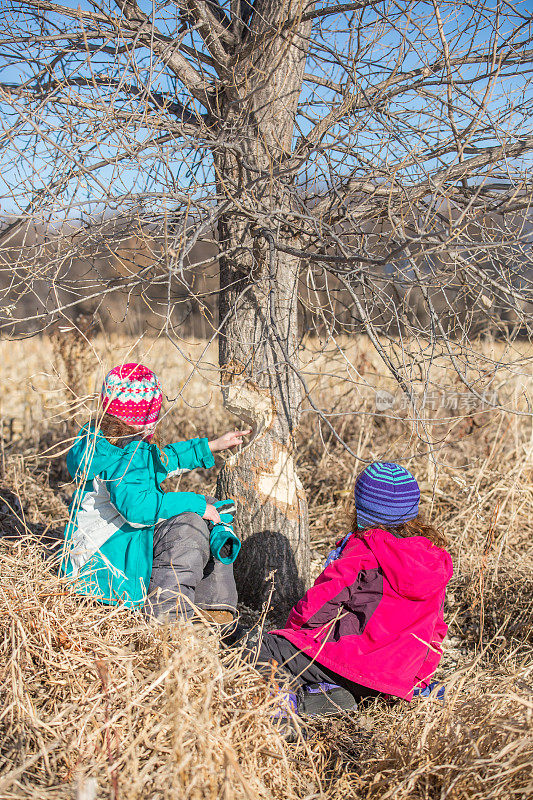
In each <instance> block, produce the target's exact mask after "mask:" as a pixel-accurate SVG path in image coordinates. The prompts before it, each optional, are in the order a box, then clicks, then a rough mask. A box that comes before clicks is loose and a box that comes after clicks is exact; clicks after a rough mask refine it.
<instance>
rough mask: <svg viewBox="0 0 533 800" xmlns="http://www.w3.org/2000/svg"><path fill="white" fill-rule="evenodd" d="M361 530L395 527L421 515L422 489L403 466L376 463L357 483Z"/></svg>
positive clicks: (356, 505) (357, 508)
mask: <svg viewBox="0 0 533 800" xmlns="http://www.w3.org/2000/svg"><path fill="white" fill-rule="evenodd" d="M354 498H355V510H356V511H357V527H358V528H368V527H377V526H379V525H387V526H390V527H392V526H394V525H400V524H401V523H402V522H408V521H409V520H410V519H414V518H415V517H416V516H417V515H418V503H419V501H420V487H419V486H418V483H417V482H416V480H415V478H414V477H413V476H412V475H411V473H410V472H409V471H408V470H406V469H405V468H404V467H400V465H399V464H391V463H388V462H380V461H376V462H375V463H374V464H370V466H369V467H367V468H366V469H365V470H364V471H363V472H361V474H360V475H359V477H358V478H357V481H356V483H355V488H354Z"/></svg>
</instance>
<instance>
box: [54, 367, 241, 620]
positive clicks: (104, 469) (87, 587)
mask: <svg viewBox="0 0 533 800" xmlns="http://www.w3.org/2000/svg"><path fill="white" fill-rule="evenodd" d="M161 403H162V391H161V386H160V384H159V381H158V380H157V378H156V376H155V375H154V373H153V372H152V371H151V370H149V369H148V368H147V367H144V366H142V365H140V364H124V365H122V366H119V367H115V368H114V369H112V370H111V371H110V372H109V373H108V375H107V376H106V378H105V380H104V383H103V386H102V406H103V409H104V412H105V413H104V414H103V417H102V419H101V421H100V423H99V424H94V423H88V424H87V425H85V426H84V427H83V428H82V429H81V431H80V432H79V434H78V436H77V437H76V440H75V441H74V444H73V446H72V448H71V449H70V451H69V453H68V455H67V467H68V470H69V472H70V474H71V475H72V477H73V478H74V479H75V481H76V491H75V493H74V497H73V499H72V503H71V505H70V518H69V522H68V524H67V526H66V529H65V545H64V549H63V558H62V565H61V568H62V571H63V573H64V574H65V575H67V576H69V577H70V578H72V579H73V580H75V582H76V590H77V591H78V592H80V593H82V594H87V595H91V596H94V597H95V598H98V599H99V600H101V601H103V602H106V603H116V602H122V603H124V605H127V606H134V607H141V606H143V605H145V604H146V608H148V611H149V612H150V613H152V614H154V615H155V616H158V617H160V618H162V617H163V616H166V617H168V618H170V619H172V618H175V616H176V613H178V614H180V612H181V614H182V615H184V616H190V615H191V613H192V605H193V604H195V600H196V599H197V598H196V594H197V590H198V588H199V585H200V590H201V591H200V594H202V597H203V599H206V598H205V597H204V596H205V595H206V594H207V595H209V594H211V596H210V597H208V598H207V600H208V602H207V603H206V604H207V605H208V606H210V607H213V608H223V609H227V610H231V609H232V608H233V607H234V605H235V602H236V592H235V589H234V581H233V570H232V566H231V565H232V562H233V560H234V559H235V557H236V555H237V553H238V551H239V549H240V542H239V540H238V539H237V537H235V535H234V534H233V529H232V527H231V522H232V520H233V517H232V516H231V515H230V514H224V513H223V514H222V516H221V514H220V513H219V511H220V510H225V509H221V508H220V507H221V506H223V505H224V504H225V505H226V507H227V506H228V501H223V502H222V503H217V502H216V501H214V500H213V499H212V498H206V497H205V496H204V495H201V494H196V493H195V492H164V491H163V489H162V488H161V483H162V482H163V481H164V480H165V479H166V478H168V477H171V476H173V475H177V474H180V473H182V472H187V471H188V470H191V469H196V468H198V467H204V468H210V467H213V466H214V463H215V462H214V458H213V453H214V452H216V451H220V450H226V449H228V448H231V447H234V446H235V445H237V444H239V443H240V442H241V440H242V437H243V436H244V435H246V434H247V433H249V431H232V432H229V433H226V434H224V435H223V436H221V437H220V438H218V439H215V440H214V441H211V442H208V440H207V439H191V440H189V441H185V442H177V443H175V444H170V445H168V446H167V447H164V448H162V449H160V448H159V447H158V446H157V445H156V444H154V443H152V441H151V440H152V438H153V436H154V427H155V423H156V422H157V419H158V417H159V412H160V410H161ZM154 548H155V551H156V560H155V561H154ZM214 562H216V563H214ZM206 568H207V571H208V572H209V574H211V578H210V579H208V580H207V582H206V581H205V580H204V579H205V574H204V573H205V571H206ZM221 570H222V572H221ZM213 573H214V577H213ZM202 581H203V582H204V584H205V585H204V586H203V591H202V586H201V584H202ZM228 585H229V587H230V588H229V589H228ZM221 587H223V590H222V589H221ZM224 587H225V588H224ZM206 590H207V592H206ZM213 590H214V591H215V594H216V593H217V592H218V594H219V595H221V594H222V595H224V596H223V597H216V596H214V597H213ZM147 595H151V596H153V597H155V596H156V595H157V598H158V599H157V601H155V600H154V602H150V600H149V601H148V602H147ZM161 597H163V601H164V602H163V601H162V602H159V601H160V600H161ZM184 600H185V601H186V600H188V601H190V602H188V603H187V602H184ZM219 600H220V601H221V602H218V601H219Z"/></svg>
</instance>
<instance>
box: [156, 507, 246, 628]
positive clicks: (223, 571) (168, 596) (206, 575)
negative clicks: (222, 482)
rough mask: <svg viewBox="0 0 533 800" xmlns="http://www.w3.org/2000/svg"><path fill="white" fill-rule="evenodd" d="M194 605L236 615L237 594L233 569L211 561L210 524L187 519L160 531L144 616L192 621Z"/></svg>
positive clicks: (181, 516)
mask: <svg viewBox="0 0 533 800" xmlns="http://www.w3.org/2000/svg"><path fill="white" fill-rule="evenodd" d="M208 502H212V499H211V498H208ZM193 605H194V606H197V607H198V608H201V609H210V610H222V611H231V612H233V613H235V611H236V606H237V589H236V586H235V579H234V577H233V565H232V564H222V562H221V561H216V560H215V559H214V558H213V556H212V555H211V551H210V549H209V529H208V527H207V524H206V522H205V520H203V519H202V518H201V517H200V516H198V514H193V513H186V514H179V515H178V516H177V517H171V519H167V520H164V521H162V522H159V523H158V524H157V525H156V526H155V530H154V561H153V565H152V576H151V578H150V585H149V586H148V595H147V598H146V602H145V605H144V613H145V614H146V616H148V617H155V618H156V619H158V620H160V621H162V622H163V621H168V622H172V621H173V620H175V619H176V618H181V619H183V618H189V617H191V616H192V615H193V614H194V607H193Z"/></svg>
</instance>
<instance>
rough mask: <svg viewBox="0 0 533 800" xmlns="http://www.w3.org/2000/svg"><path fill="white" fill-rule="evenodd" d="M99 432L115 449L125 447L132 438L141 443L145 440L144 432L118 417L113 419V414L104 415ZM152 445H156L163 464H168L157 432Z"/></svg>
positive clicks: (151, 440)
mask: <svg viewBox="0 0 533 800" xmlns="http://www.w3.org/2000/svg"><path fill="white" fill-rule="evenodd" d="M98 430H99V431H100V433H101V434H102V436H105V438H106V439H107V441H108V442H109V443H110V444H112V445H114V446H115V447H124V446H125V445H126V444H127V443H128V441H129V440H130V439H132V438H134V439H138V440H139V441H141V440H142V438H143V437H142V431H139V430H137V429H136V428H133V427H132V426H131V425H128V424H127V423H126V422H122V420H121V419H118V417H113V416H112V415H111V414H105V413H104V414H103V416H102V418H101V419H100V422H99V425H98ZM145 441H147V440H145ZM150 444H155V446H156V447H157V449H158V450H159V455H160V456H161V458H162V459H163V462H166V460H167V458H166V455H165V454H164V453H163V450H162V444H161V440H160V437H159V432H158V431H157V430H156V431H154V434H153V436H152V438H151V439H150Z"/></svg>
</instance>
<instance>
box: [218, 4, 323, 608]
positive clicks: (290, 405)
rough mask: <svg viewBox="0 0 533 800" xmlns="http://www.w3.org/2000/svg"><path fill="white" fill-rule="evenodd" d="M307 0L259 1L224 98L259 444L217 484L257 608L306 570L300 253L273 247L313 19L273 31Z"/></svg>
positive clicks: (227, 262) (228, 269)
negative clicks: (230, 512)
mask: <svg viewBox="0 0 533 800" xmlns="http://www.w3.org/2000/svg"><path fill="white" fill-rule="evenodd" d="M303 5H304V4H303V3H302V2H301V0H296V2H293V0H286V1H285V2H281V0H275V1H274V0H262V2H259V3H256V6H258V7H257V8H256V6H254V8H255V20H256V24H257V28H256V30H255V31H253V32H252V35H254V36H258V37H262V42H264V46H262V47H261V48H260V49H259V52H260V55H259V57H256V59H255V61H254V63H253V64H248V65H246V68H245V69H244V68H243V72H242V74H241V75H240V76H239V75H237V77H236V93H237V94H240V95H241V96H242V95H243V93H244V94H245V97H246V99H245V100H243V101H242V103H241V104H239V103H238V102H235V99H232V102H228V107H227V113H226V115H225V116H226V126H227V130H230V131H232V132H233V135H235V134H236V133H238V144H239V147H238V149H236V150H235V151H233V152H231V151H230V150H229V149H224V150H221V151H219V152H218V153H215V158H214V160H215V167H216V171H217V179H218V193H219V197H222V198H223V197H224V196H228V194H231V197H232V200H233V201H235V200H236V199H237V200H238V208H241V209H242V210H243V211H244V213H242V214H239V213H238V211H236V210H235V202H233V203H232V205H233V210H232V213H231V214H228V215H224V216H222V217H221V219H220V222H219V242H220V249H221V256H220V305H219V319H220V324H221V332H220V339H219V342H220V344H219V355H220V367H221V374H222V384H223V397H224V404H225V406H226V408H228V410H230V411H231V412H232V413H234V414H236V415H237V416H238V417H239V418H240V419H241V420H242V421H243V422H244V423H245V424H248V425H251V426H252V427H253V430H254V435H253V441H252V443H251V444H250V445H248V446H247V447H245V448H244V449H243V451H241V453H239V454H237V455H235V456H232V457H231V458H229V459H228V460H227V461H226V464H225V466H224V469H223V470H222V471H221V473H220V476H219V482H218V491H219V494H220V496H229V497H233V498H234V499H235V500H236V502H237V505H238V512H237V517H236V531H237V533H238V534H239V536H240V537H241V538H242V540H243V546H242V551H241V554H240V556H239V559H238V561H237V564H236V571H235V572H236V579H237V585H238V589H239V596H240V599H241V600H242V601H243V602H245V603H246V604H247V605H250V606H252V607H255V608H257V607H259V606H260V605H261V603H262V602H263V601H264V600H265V599H266V598H267V597H268V594H269V591H270V582H269V580H268V578H269V576H270V575H271V574H272V573H274V575H273V577H274V595H273V604H274V606H275V608H276V610H277V611H279V613H280V614H281V613H286V611H287V610H288V609H289V608H290V606H291V605H292V604H293V603H294V602H295V601H296V600H297V599H298V598H299V597H300V596H301V594H302V592H303V591H304V590H305V588H306V585H307V581H308V574H309V531H308V519H307V503H306V499H305V494H304V491H303V488H302V484H301V482H300V480H299V478H298V475H297V473H296V469H295V464H294V449H295V438H294V437H295V433H296V430H297V427H298V424H299V419H300V411H301V403H302V390H301V384H300V381H299V379H298V376H297V374H296V373H295V371H294V369H293V367H294V366H297V363H298V360H297V352H298V315H297V311H298V296H297V289H298V270H299V260H298V259H297V258H295V257H293V256H290V255H287V254H284V253H281V252H279V250H277V249H276V248H275V246H274V242H275V241H278V242H279V241H283V240H284V239H286V238H287V234H286V233H285V232H284V226H283V219H284V218H285V219H286V216H287V215H289V214H290V213H291V211H292V208H291V205H292V202H291V195H290V192H289V187H284V186H283V185H282V184H281V182H280V181H279V179H276V177H275V176H274V173H275V171H276V169H277V167H278V166H279V165H280V164H281V162H282V160H283V159H284V158H285V157H287V155H289V154H290V149H291V142H292V136H293V131H294V119H295V114H296V108H297V104H298V99H299V96H300V92H301V87H302V81H303V71H304V66H305V56H306V50H307V43H308V37H309V32H310V23H305V24H303V25H302V24H300V25H299V26H298V25H295V26H294V27H293V29H292V30H291V31H290V32H287V33H286V34H285V35H283V36H279V35H277V34H276V33H275V31H277V30H278V27H277V26H278V25H280V23H283V18H284V14H285V15H286V14H287V13H288V12H289V11H290V12H291V14H294V13H295V7H301V8H303ZM259 6H261V8H259ZM306 8H309V4H307V5H306ZM266 20H268V25H267V23H266V22H265V21H266ZM273 32H274V33H273ZM256 52H258V51H257V50H256ZM254 219H255V220H256V221H257V223H254V222H253V220H254ZM263 220H265V224H264V225H263V224H262V221H263Z"/></svg>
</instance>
